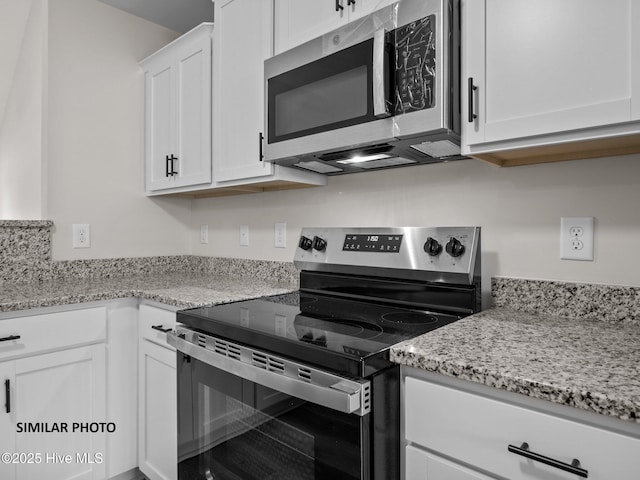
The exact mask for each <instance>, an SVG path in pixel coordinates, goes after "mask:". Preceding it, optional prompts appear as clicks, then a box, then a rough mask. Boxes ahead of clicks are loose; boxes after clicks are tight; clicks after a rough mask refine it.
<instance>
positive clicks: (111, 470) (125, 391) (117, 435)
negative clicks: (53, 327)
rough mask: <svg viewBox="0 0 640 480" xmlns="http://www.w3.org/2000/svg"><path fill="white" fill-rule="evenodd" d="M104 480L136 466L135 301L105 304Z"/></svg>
mask: <svg viewBox="0 0 640 480" xmlns="http://www.w3.org/2000/svg"><path fill="white" fill-rule="evenodd" d="M107 325H108V327H107V331H108V333H109V335H108V338H107V418H108V421H109V422H113V423H115V424H116V426H117V429H116V431H115V432H112V433H109V434H108V435H107V456H106V464H107V478H112V477H115V476H117V475H120V474H123V473H124V472H127V471H129V470H131V469H134V468H136V467H137V466H138V369H137V365H138V300H137V299H133V298H129V299H120V300H112V301H110V302H109V307H108V315H107Z"/></svg>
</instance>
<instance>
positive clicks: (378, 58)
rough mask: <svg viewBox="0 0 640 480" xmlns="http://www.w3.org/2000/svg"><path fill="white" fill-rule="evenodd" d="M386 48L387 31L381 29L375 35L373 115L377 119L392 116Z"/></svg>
mask: <svg viewBox="0 0 640 480" xmlns="http://www.w3.org/2000/svg"><path fill="white" fill-rule="evenodd" d="M385 46H386V43H385V31H384V28H381V29H379V30H376V31H375V33H374V34H373V115H374V116H375V117H376V118H381V117H388V116H390V115H391V112H390V111H389V103H390V102H389V99H388V98H387V91H388V88H387V87H388V77H389V61H388V57H387V55H386V54H385Z"/></svg>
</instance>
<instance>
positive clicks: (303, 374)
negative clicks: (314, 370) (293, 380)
mask: <svg viewBox="0 0 640 480" xmlns="http://www.w3.org/2000/svg"><path fill="white" fill-rule="evenodd" d="M298 378H299V379H300V380H304V381H305V382H309V383H311V369H309V368H305V367H298Z"/></svg>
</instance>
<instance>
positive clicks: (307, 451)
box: [168, 227, 481, 480]
mask: <svg viewBox="0 0 640 480" xmlns="http://www.w3.org/2000/svg"><path fill="white" fill-rule="evenodd" d="M479 252H480V228H479V227H438V228H427V227H419V228H409V227H407V228H379V227H376V228H305V229H303V231H302V234H301V237H300V240H299V244H298V248H297V249H296V253H295V257H294V263H295V265H296V266H297V268H298V269H299V270H300V290H299V291H297V292H294V293H290V294H285V295H276V296H269V297H262V298H258V299H255V300H248V301H240V302H235V303H229V304H224V305H216V306H212V307H202V308H194V309H189V310H183V311H180V312H178V323H179V324H181V325H179V326H178V327H177V328H176V331H175V332H171V333H169V334H168V338H169V343H171V344H172V345H174V346H175V347H176V349H177V351H178V352H177V355H178V373H177V375H178V437H179V438H178V462H179V463H178V477H179V479H180V480H192V479H207V480H211V479H216V480H222V479H224V480H239V479H242V480H252V479H256V480H258V479H260V480H266V479H279V480H286V479H295V480H305V479H314V480H320V479H322V480H324V479H331V480H339V479H349V480H356V479H357V480H394V479H397V478H399V476H400V426H399V418H400V405H399V392H400V387H399V367H398V366H397V365H394V364H392V363H391V362H390V360H389V349H390V347H391V346H392V345H394V344H396V343H399V342H401V341H403V340H407V339H411V338H414V337H416V336H419V335H422V334H425V333H427V332H429V331H431V330H434V329H436V328H440V327H442V326H444V325H446V324H448V323H451V322H455V321H456V320H458V319H460V318H462V317H464V316H467V315H469V314H471V313H474V312H477V311H479V310H480V294H481V288H480V253H479Z"/></svg>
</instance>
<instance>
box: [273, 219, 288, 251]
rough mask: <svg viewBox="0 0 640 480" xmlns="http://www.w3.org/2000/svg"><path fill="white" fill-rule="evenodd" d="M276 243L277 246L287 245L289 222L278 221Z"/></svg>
mask: <svg viewBox="0 0 640 480" xmlns="http://www.w3.org/2000/svg"><path fill="white" fill-rule="evenodd" d="M275 245H276V248H285V247H286V246H287V224H286V223H276V225H275Z"/></svg>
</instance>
